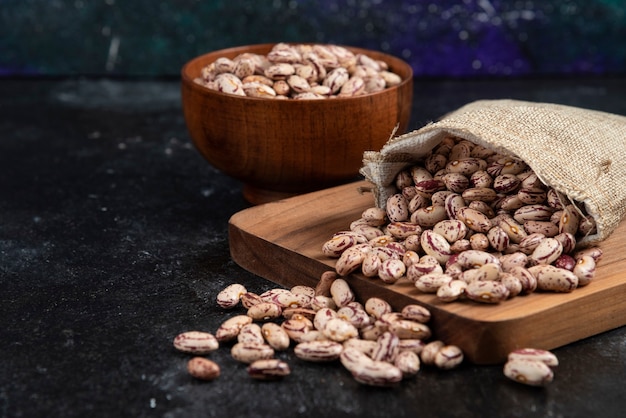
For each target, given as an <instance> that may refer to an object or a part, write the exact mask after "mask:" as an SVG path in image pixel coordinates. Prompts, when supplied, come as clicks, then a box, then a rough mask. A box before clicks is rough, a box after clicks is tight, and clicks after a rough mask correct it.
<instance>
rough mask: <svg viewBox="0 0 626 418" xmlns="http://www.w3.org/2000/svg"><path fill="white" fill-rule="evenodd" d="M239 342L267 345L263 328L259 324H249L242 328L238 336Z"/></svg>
mask: <svg viewBox="0 0 626 418" xmlns="http://www.w3.org/2000/svg"><path fill="white" fill-rule="evenodd" d="M237 342H240V343H244V344H246V343H252V344H263V343H265V338H264V337H263V332H262V331H261V326H260V325H259V324H255V323H252V324H247V325H244V326H243V327H242V328H241V331H239V334H238V335H237Z"/></svg>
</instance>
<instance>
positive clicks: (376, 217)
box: [361, 207, 387, 226]
mask: <svg viewBox="0 0 626 418" xmlns="http://www.w3.org/2000/svg"><path fill="white" fill-rule="evenodd" d="M361 218H363V219H364V220H365V222H366V223H367V224H368V225H371V226H381V225H384V224H385V223H387V212H386V211H385V210H384V209H380V208H377V207H373V208H368V209H365V210H364V211H363V213H362V214H361Z"/></svg>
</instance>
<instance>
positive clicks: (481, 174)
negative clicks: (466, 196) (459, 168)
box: [470, 170, 493, 187]
mask: <svg viewBox="0 0 626 418" xmlns="http://www.w3.org/2000/svg"><path fill="white" fill-rule="evenodd" d="M470 184H471V185H472V186H473V187H492V186H493V177H491V176H490V175H489V173H487V172H486V171H485V170H478V171H475V172H474V173H472V175H471V176H470Z"/></svg>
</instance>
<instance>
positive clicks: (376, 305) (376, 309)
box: [365, 297, 392, 318]
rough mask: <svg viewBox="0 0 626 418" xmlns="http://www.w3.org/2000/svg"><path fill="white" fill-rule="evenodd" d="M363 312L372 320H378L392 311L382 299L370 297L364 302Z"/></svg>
mask: <svg viewBox="0 0 626 418" xmlns="http://www.w3.org/2000/svg"><path fill="white" fill-rule="evenodd" d="M365 311H366V312H367V313H368V314H370V315H372V316H373V317H374V318H380V317H381V316H383V315H384V314H386V313H389V312H391V311H392V308H391V305H390V304H389V302H387V301H386V300H384V299H381V298H377V297H371V298H369V299H368V300H367V301H365Z"/></svg>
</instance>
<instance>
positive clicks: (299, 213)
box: [229, 181, 626, 364]
mask: <svg viewBox="0 0 626 418" xmlns="http://www.w3.org/2000/svg"><path fill="white" fill-rule="evenodd" d="M368 186H369V183H367V182H365V181H363V182H356V183H351V184H347V185H343V186H338V187H334V188H330V189H326V190H322V191H319V192H314V193H309V194H305V195H301V196H296V197H293V198H289V199H286V200H282V201H278V202H273V203H268V204H265V205H261V206H256V207H252V208H249V209H245V210H243V211H241V212H239V213H236V214H235V215H233V216H232V217H231V219H230V221H229V244H230V252H231V256H232V258H233V260H234V261H235V262H236V263H238V264H239V265H240V266H241V267H243V268H244V269H246V270H248V271H250V272H252V273H254V274H257V275H259V276H261V277H263V278H265V279H268V280H270V281H272V282H275V283H277V284H280V285H282V286H285V287H291V286H294V285H299V284H303V285H309V286H315V284H316V283H317V281H318V279H319V277H320V275H321V274H322V273H323V272H324V271H327V270H333V269H334V264H335V260H334V259H331V258H328V257H326V256H324V255H323V254H322V252H321V247H322V244H323V243H324V242H325V241H326V240H328V239H329V238H330V236H331V235H332V234H334V233H335V232H338V231H340V230H346V229H348V228H349V225H350V223H351V222H352V221H354V220H356V219H358V218H359V217H360V215H361V213H362V212H363V210H364V209H366V208H368V207H371V206H373V202H374V200H373V196H372V194H371V193H369V192H362V188H367V187H368ZM625 237H626V222H622V223H621V224H620V226H619V228H618V229H617V230H616V232H614V233H613V234H612V235H611V236H610V237H609V238H608V239H606V240H605V241H604V242H603V243H602V244H601V245H600V246H601V248H602V250H603V251H604V255H603V258H602V260H601V261H600V263H599V265H598V269H597V273H596V279H595V280H594V281H593V282H592V283H591V284H589V285H588V286H585V287H581V288H579V289H576V290H575V291H574V292H572V293H567V294H557V293H539V292H536V293H533V294H531V295H528V296H518V297H516V298H513V299H510V300H507V301H505V302H503V303H501V304H499V305H487V304H485V305H483V304H479V303H476V302H471V301H460V302H452V303H445V302H440V301H439V300H438V299H437V297H436V296H434V295H429V294H423V293H421V292H420V291H418V290H417V289H416V288H415V287H414V285H413V284H412V283H410V282H409V281H407V280H405V279H401V280H399V281H398V282H397V283H395V284H393V285H388V284H385V283H383V282H382V281H381V280H380V279H371V278H367V277H365V276H363V275H361V274H352V275H350V276H349V277H347V280H348V282H349V283H350V285H351V286H352V288H353V290H354V292H355V294H356V296H357V298H358V299H359V300H361V301H365V300H366V299H367V298H369V297H372V296H378V297H381V298H384V299H386V300H387V301H388V302H389V303H391V305H392V306H393V307H394V308H395V309H396V310H399V309H401V308H402V307H403V306H404V305H406V304H408V303H418V304H421V305H424V306H426V307H427V308H429V309H430V311H431V313H432V320H431V322H430V324H429V325H430V326H431V328H432V330H433V334H434V337H436V338H438V339H440V340H443V341H444V342H446V343H449V344H455V345H458V346H460V347H461V348H462V349H463V351H464V353H465V356H466V358H467V359H468V360H469V361H471V362H473V363H476V364H496V363H500V362H502V361H504V360H505V358H506V355H507V354H508V353H509V352H510V351H511V350H513V349H515V348H521V347H533V348H543V349H554V348H557V347H560V346H563V345H566V344H569V343H571V342H574V341H577V340H580V339H582V338H586V337H590V336H592V335H596V334H598V333H601V332H604V331H608V330H610V329H614V328H617V327H620V326H622V325H625V324H626V239H625Z"/></svg>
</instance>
